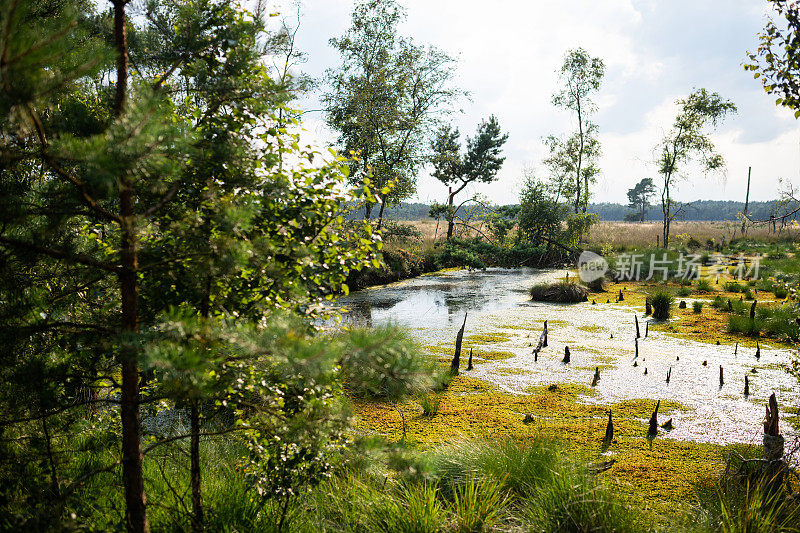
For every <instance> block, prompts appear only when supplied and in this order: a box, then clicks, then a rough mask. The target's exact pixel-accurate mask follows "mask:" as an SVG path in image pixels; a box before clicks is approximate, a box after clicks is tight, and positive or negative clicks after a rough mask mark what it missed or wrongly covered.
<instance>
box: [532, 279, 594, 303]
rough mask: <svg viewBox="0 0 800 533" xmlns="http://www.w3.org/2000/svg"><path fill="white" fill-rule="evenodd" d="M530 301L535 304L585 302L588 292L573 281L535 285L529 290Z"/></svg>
mask: <svg viewBox="0 0 800 533" xmlns="http://www.w3.org/2000/svg"><path fill="white" fill-rule="evenodd" d="M530 294H531V300H534V301H537V302H558V303H575V302H585V301H586V300H587V298H588V294H589V291H588V290H587V289H586V287H584V286H583V285H580V284H578V283H576V282H574V281H557V282H555V283H537V284H536V285H534V286H533V287H531V290H530Z"/></svg>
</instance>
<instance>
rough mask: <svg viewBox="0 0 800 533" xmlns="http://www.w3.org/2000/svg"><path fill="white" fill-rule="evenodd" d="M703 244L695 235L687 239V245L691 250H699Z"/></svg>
mask: <svg viewBox="0 0 800 533" xmlns="http://www.w3.org/2000/svg"><path fill="white" fill-rule="evenodd" d="M701 246H702V245H701V244H700V241H698V240H697V239H695V238H694V237H690V238H689V240H688V241H686V247H687V248H689V249H690V250H697V249H698V248H700V247H701Z"/></svg>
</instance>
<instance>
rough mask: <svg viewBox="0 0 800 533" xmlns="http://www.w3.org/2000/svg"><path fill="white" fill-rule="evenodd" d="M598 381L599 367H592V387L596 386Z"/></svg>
mask: <svg viewBox="0 0 800 533" xmlns="http://www.w3.org/2000/svg"><path fill="white" fill-rule="evenodd" d="M598 381H600V367H599V366H596V367H594V377H593V378H592V387H595V386H597V382H598Z"/></svg>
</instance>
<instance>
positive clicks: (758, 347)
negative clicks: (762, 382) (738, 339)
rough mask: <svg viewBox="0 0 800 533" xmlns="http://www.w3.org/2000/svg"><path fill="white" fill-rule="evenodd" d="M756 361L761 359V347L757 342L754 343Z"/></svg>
mask: <svg viewBox="0 0 800 533" xmlns="http://www.w3.org/2000/svg"><path fill="white" fill-rule="evenodd" d="M756 359H761V346H759V345H758V341H756Z"/></svg>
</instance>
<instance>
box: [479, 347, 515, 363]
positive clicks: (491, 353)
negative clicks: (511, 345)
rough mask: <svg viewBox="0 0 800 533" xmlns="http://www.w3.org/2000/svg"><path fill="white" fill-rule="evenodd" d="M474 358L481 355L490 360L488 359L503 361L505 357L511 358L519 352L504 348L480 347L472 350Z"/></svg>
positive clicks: (482, 357)
mask: <svg viewBox="0 0 800 533" xmlns="http://www.w3.org/2000/svg"><path fill="white" fill-rule="evenodd" d="M472 355H473V360H474V358H477V357H480V358H481V359H484V360H488V361H502V360H503V359H511V358H512V357H516V356H517V354H515V353H513V352H505V351H502V350H481V349H480V348H478V349H474V350H473V351H472Z"/></svg>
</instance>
